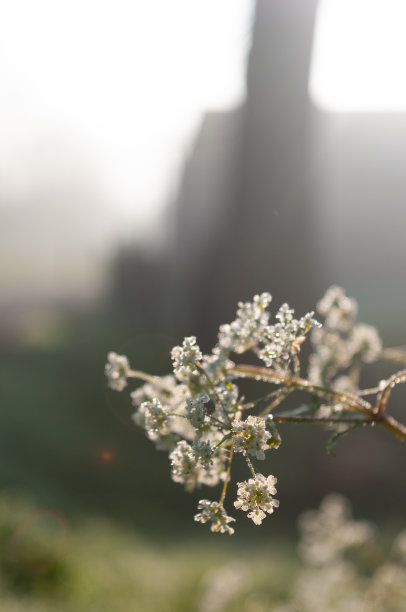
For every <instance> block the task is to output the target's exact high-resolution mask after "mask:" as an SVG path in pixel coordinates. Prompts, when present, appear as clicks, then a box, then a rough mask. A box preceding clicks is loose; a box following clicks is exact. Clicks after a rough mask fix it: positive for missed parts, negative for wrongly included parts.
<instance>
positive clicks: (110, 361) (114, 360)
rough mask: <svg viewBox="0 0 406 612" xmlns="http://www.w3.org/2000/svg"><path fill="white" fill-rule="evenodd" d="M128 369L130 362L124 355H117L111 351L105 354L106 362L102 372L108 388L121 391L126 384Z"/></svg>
mask: <svg viewBox="0 0 406 612" xmlns="http://www.w3.org/2000/svg"><path fill="white" fill-rule="evenodd" d="M129 371H130V364H129V363H128V359H127V357H126V356H125V355H117V353H114V352H113V351H111V352H110V353H109V354H108V355H107V363H106V365H105V368H104V372H105V374H106V377H107V382H108V385H109V387H110V389H113V390H114V391H122V390H123V389H124V388H125V387H126V386H127V376H128V373H129Z"/></svg>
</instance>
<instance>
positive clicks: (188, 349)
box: [171, 336, 203, 380]
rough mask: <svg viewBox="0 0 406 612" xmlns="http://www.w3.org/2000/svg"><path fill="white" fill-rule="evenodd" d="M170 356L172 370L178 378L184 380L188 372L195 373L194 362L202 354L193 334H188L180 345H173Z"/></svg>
mask: <svg viewBox="0 0 406 612" xmlns="http://www.w3.org/2000/svg"><path fill="white" fill-rule="evenodd" d="M171 357H172V361H173V371H174V373H175V376H176V377H177V378H178V379H179V380H184V379H185V378H186V379H187V377H188V376H189V375H190V374H196V373H197V371H198V370H197V366H196V362H197V361H199V360H200V359H201V358H202V357H203V355H202V353H201V352H200V349H199V347H198V345H197V344H196V338H195V336H190V337H188V338H185V339H184V340H183V344H182V346H175V347H174V348H173V349H172V352H171Z"/></svg>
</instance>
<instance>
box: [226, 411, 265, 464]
mask: <svg viewBox="0 0 406 612" xmlns="http://www.w3.org/2000/svg"><path fill="white" fill-rule="evenodd" d="M231 434H232V436H233V442H234V450H235V452H237V453H248V454H250V455H254V456H255V457H256V458H257V459H265V453H264V451H265V450H268V449H269V448H270V447H271V446H272V444H270V441H271V439H272V435H271V433H270V432H269V431H267V429H265V419H263V418H262V417H259V416H253V415H250V416H249V417H248V418H247V419H246V420H245V421H241V420H240V419H234V421H233V423H232V429H231Z"/></svg>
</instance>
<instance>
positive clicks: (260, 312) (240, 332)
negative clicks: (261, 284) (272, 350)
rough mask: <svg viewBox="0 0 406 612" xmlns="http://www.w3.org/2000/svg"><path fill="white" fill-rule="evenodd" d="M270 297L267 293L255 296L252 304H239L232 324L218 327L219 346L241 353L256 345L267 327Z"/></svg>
mask: <svg viewBox="0 0 406 612" xmlns="http://www.w3.org/2000/svg"><path fill="white" fill-rule="evenodd" d="M271 300H272V297H271V295H270V294H269V293H262V294H261V295H255V296H254V299H253V301H252V302H245V303H243V302H239V304H238V310H237V317H236V319H235V320H234V321H233V322H232V323H229V324H228V323H227V324H225V325H221V326H220V332H219V345H220V346H221V347H222V348H224V349H227V350H229V351H234V352H236V353H243V352H244V351H246V350H247V349H248V348H249V347H250V345H252V344H256V343H257V342H258V341H259V340H260V339H261V337H262V333H263V330H264V328H265V327H266V326H267V325H268V320H269V313H268V312H266V308H267V306H268V305H269V304H270V302H271Z"/></svg>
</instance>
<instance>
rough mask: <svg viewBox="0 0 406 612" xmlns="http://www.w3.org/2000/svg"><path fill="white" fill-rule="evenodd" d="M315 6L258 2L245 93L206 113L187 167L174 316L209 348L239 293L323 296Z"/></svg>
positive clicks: (298, 303)
mask: <svg viewBox="0 0 406 612" xmlns="http://www.w3.org/2000/svg"><path fill="white" fill-rule="evenodd" d="M316 4H317V2H316V0H284V2H279V1H271V2H270V1H269V0H259V1H258V4H257V10H256V17H255V24H254V29H253V42H252V49H251V53H250V56H249V62H248V72H247V99H246V101H245V103H244V105H243V106H242V107H241V108H240V109H238V110H236V111H231V112H229V113H226V112H225V113H208V114H207V115H206V117H205V119H204V121H203V123H202V126H201V130H200V133H199V134H198V137H197V139H196V142H195V146H194V149H193V151H192V153H191V155H190V157H189V159H188V161H187V163H186V165H185V170H184V175H183V179H182V183H181V188H180V192H179V197H178V200H177V202H176V207H177V223H176V228H177V231H176V244H175V245H174V250H173V262H172V260H171V276H172V278H173V283H172V286H173V287H176V292H174V293H175V298H176V300H175V301H177V300H178V299H179V302H180V304H181V305H180V306H179V304H178V303H174V309H175V312H174V319H175V320H176V312H177V313H178V314H179V317H178V324H179V326H180V328H181V331H182V333H192V331H193V333H197V334H198V336H199V338H207V333H208V334H209V337H208V345H210V344H211V343H212V341H213V340H214V339H215V330H216V329H218V325H219V323H221V322H224V321H227V320H230V318H232V317H233V314H234V311H235V306H236V302H237V301H238V300H241V299H242V300H246V299H250V298H251V297H252V295H253V294H255V293H258V292H262V291H266V290H269V291H270V292H271V293H272V294H273V296H274V301H275V304H276V305H279V304H280V303H281V302H283V301H289V302H290V303H291V305H292V306H294V307H295V308H296V310H297V312H298V313H300V312H301V311H302V310H306V309H307V310H308V309H309V308H311V306H312V304H314V301H315V299H316V298H317V289H318V287H317V283H316V282H315V277H316V275H317V261H318V258H317V254H316V250H315V240H314V236H313V217H314V211H313V206H312V201H313V200H312V194H311V184H309V176H310V172H311V168H310V163H311V162H310V156H309V150H310V147H309V145H308V135H309V134H308V133H309V123H310V120H311V108H310V103H309V99H308V93H307V81H308V74H309V64H310V55H311V45H312V36H313V25H314V17H315V8H316ZM184 304H187V305H188V306H187V307H186V308H184V307H183V305H184ZM202 344H203V346H204V341H202ZM206 348H207V347H206Z"/></svg>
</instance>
